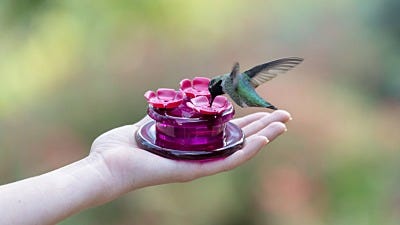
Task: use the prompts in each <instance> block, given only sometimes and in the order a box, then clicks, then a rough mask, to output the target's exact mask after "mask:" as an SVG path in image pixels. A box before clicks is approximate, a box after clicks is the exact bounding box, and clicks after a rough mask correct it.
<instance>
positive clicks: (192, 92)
mask: <svg viewBox="0 0 400 225" xmlns="http://www.w3.org/2000/svg"><path fill="white" fill-rule="evenodd" d="M209 83H210V79H209V78H207V77H195V78H194V79H193V81H191V80H189V79H183V80H182V81H181V82H180V89H181V90H182V91H183V92H185V94H186V96H188V97H189V98H195V97H197V96H207V97H210V95H211V94H210V91H209V90H208V84H209Z"/></svg>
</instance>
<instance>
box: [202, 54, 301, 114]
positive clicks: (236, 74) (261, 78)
mask: <svg viewBox="0 0 400 225" xmlns="http://www.w3.org/2000/svg"><path fill="white" fill-rule="evenodd" d="M302 61H303V59H302V58H298V57H288V58H282V59H277V60H274V61H270V62H267V63H264V64H261V65H258V66H255V67H253V68H251V69H249V70H247V71H245V72H243V73H241V72H240V67H239V63H235V64H234V65H233V68H232V71H231V72H230V73H227V74H223V75H219V76H216V77H214V78H212V79H211V80H210V84H209V86H208V90H209V91H210V93H211V103H212V102H213V100H214V98H215V97H216V96H218V95H222V94H225V93H226V94H228V95H229V96H230V97H231V99H232V100H233V101H234V102H235V103H236V104H237V105H239V106H240V107H242V108H243V107H263V108H269V109H273V110H276V109H278V108H276V107H275V106H274V105H272V104H271V103H269V102H267V101H266V100H264V99H263V98H262V97H261V96H259V95H258V94H257V92H256V91H255V88H257V87H258V86H259V85H261V84H263V83H265V82H267V81H269V80H271V79H273V78H275V77H276V76H278V75H279V74H282V73H285V72H287V71H289V70H290V69H292V68H293V67H295V66H296V65H298V64H300V63H301V62H302Z"/></svg>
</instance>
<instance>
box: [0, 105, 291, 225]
mask: <svg viewBox="0 0 400 225" xmlns="http://www.w3.org/2000/svg"><path fill="white" fill-rule="evenodd" d="M289 119H290V115H289V113H288V112H286V111H282V110H277V111H274V112H273V113H254V114H251V115H248V116H245V117H243V118H239V119H236V120H233V121H232V122H234V123H235V124H236V125H238V126H239V127H240V128H242V129H243V131H244V133H245V136H246V142H245V144H244V146H243V148H242V149H240V150H238V151H236V152H235V153H233V154H232V155H230V156H228V157H227V158H224V159H219V160H215V161H209V162H196V161H177V160H171V159H166V158H163V157H161V156H158V155H154V154H152V153H150V152H147V151H145V150H143V149H140V148H139V147H138V145H137V143H136V141H135V137H134V135H135V132H136V130H137V129H138V128H139V127H140V126H141V125H142V124H144V123H146V122H147V121H149V118H148V117H145V118H144V119H143V120H141V121H140V122H138V123H136V124H134V125H128V126H123V127H120V128H116V129H114V130H111V131H109V132H107V133H105V134H103V135H101V136H100V137H98V138H97V139H96V140H95V141H94V143H93V145H92V149H91V151H90V154H89V156H88V157H86V158H84V159H82V160H79V161H77V162H74V163H71V164H69V165H66V166H64V167H62V168H59V169H56V170H53V171H51V172H48V173H45V174H42V175H40V176H36V177H32V178H28V179H24V180H21V181H18V182H14V183H11V184H7V185H2V186H0V211H1V212H2V216H1V217H0V224H55V223H57V222H59V221H61V220H62V219H64V218H66V217H68V216H70V215H73V214H75V213H77V212H79V211H82V210H83V209H87V208H90V207H93V206H96V205H100V204H103V203H105V202H108V201H111V200H113V199H115V198H117V197H118V196H120V195H122V194H124V193H126V192H129V191H132V190H135V189H137V188H141V187H145V186H151V185H157V184H164V183H171V182H184V181H190V180H193V179H196V178H199V177H203V176H208V175H211V174H215V173H219V172H222V171H227V170H230V169H233V168H235V167H237V166H239V165H241V164H242V163H244V162H246V161H247V160H249V159H250V158H252V157H253V156H254V155H256V153H257V152H258V151H259V150H260V149H261V148H262V147H263V146H265V145H266V144H267V143H268V142H269V141H272V140H274V139H275V138H276V137H278V136H279V135H280V134H282V133H283V132H284V131H285V130H286V126H285V123H286V122H287V121H288V120H289ZM38 202H40V204H38ZM20 215H24V216H20Z"/></svg>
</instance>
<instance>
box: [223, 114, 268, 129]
mask: <svg viewBox="0 0 400 225" xmlns="http://www.w3.org/2000/svg"><path fill="white" fill-rule="evenodd" d="M268 115H270V113H268V112H256V113H252V114H250V115H247V116H244V117H241V118H237V119H233V120H231V122H232V123H234V124H236V125H237V126H239V127H244V126H246V125H247V124H249V123H252V122H254V121H256V120H258V119H260V118H262V117H264V116H268Z"/></svg>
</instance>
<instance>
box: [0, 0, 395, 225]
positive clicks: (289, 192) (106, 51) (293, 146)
mask: <svg viewBox="0 0 400 225" xmlns="http://www.w3.org/2000/svg"><path fill="white" fill-rule="evenodd" d="M399 10H400V4H399V1H396V0H384V1H361V0H354V1H345V0H340V1H333V2H332V1H331V2H322V1H316V0H309V1H290V2H289V1H251V2H249V1H228V0H221V1H183V0H173V1H164V0H155V1H141V0H137V1H128V0H122V1H105V0H100V1H85V0H84V1H77V0H70V1H63V0H59V1H48V0H34V1H33V0H32V1H25V0H4V1H1V2H0V29H1V30H2V32H1V33H0V182H1V183H7V182H11V181H14V180H18V179H22V178H25V177H28V176H33V175H37V174H40V173H44V172H46V171H48V170H51V169H54V168H57V167H60V166H63V165H65V164H67V163H70V162H73V161H74V160H78V159H80V158H82V157H84V156H85V155H87V153H88V150H89V148H90V144H91V142H92V141H93V140H94V138H95V137H97V136H98V135H100V134H101V133H103V132H105V131H107V130H109V129H111V128H114V127H117V126H120V125H123V124H129V123H134V122H135V121H137V120H138V119H139V118H141V117H142V116H144V114H145V107H146V104H145V101H144V99H143V97H142V96H143V93H144V92H145V91H146V90H148V89H155V88H158V87H171V88H175V87H176V86H177V83H178V82H179V81H180V80H181V79H182V78H183V77H193V76H197V75H200V76H208V77H211V76H213V75H217V74H221V73H225V72H227V71H228V70H229V69H230V67H231V65H232V63H233V62H235V61H239V62H240V63H241V65H242V68H243V69H245V68H248V67H251V66H253V65H256V64H258V63H262V62H264V61H267V60H270V59H274V58H278V57H283V56H300V57H304V58H305V59H306V60H305V62H304V63H303V64H302V65H301V66H299V67H297V68H296V69H295V70H294V71H292V72H289V73H288V74H286V75H284V76H281V77H279V79H275V80H274V81H271V83H269V84H266V85H265V86H263V87H262V88H260V89H259V93H260V94H261V95H263V96H265V97H267V96H268V99H269V100H270V101H271V102H272V103H275V105H277V106H278V107H280V108H285V109H287V110H289V111H290V112H291V113H292V115H293V117H294V120H293V121H291V122H290V124H289V125H288V126H289V132H288V133H287V134H286V135H284V136H283V137H281V138H279V139H278V140H276V142H274V143H271V144H270V145H269V146H268V147H267V148H266V149H265V150H268V152H261V153H260V154H259V155H258V156H257V157H256V158H255V159H253V160H252V161H251V162H249V163H248V164H246V165H244V166H242V167H240V168H238V169H236V170H234V171H231V172H229V173H224V174H219V175H216V176H213V177H208V178H204V179H200V180H197V181H194V182H191V183H187V184H172V185H163V186H158V187H151V188H147V189H143V190H139V191H136V192H134V193H132V194H129V195H127V196H125V197H123V198H120V199H118V200H116V201H114V202H112V203H109V204H106V205H104V206H101V207H98V208H95V209H90V210H87V211H85V212H82V213H80V214H78V215H76V216H73V217H71V218H69V219H67V220H66V221H64V222H63V223H61V224H167V225H168V224H188V223H189V224H285V225H290V224H307V225H309V224H349V225H350V224H351V225H353V224H398V221H399V220H400V216H399V215H400V214H399V212H400V192H399V188H398V187H399V185H400V176H399V174H398V173H397V171H399V169H400V168H399V164H398V161H399V159H400V153H399V150H400V147H399V146H400V142H399V140H398V135H399V133H400V118H399V116H398V115H399V112H400V104H399V102H400V76H399V73H400V64H399V61H400V54H399V52H400V51H399V50H400V45H399V43H400V31H399V24H398V21H399V19H400V18H399V15H400V14H398V13H397V12H398V11H399ZM258 110H260V109H238V108H237V110H236V111H237V114H238V116H240V115H244V114H247V113H250V112H254V111H258Z"/></svg>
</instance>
